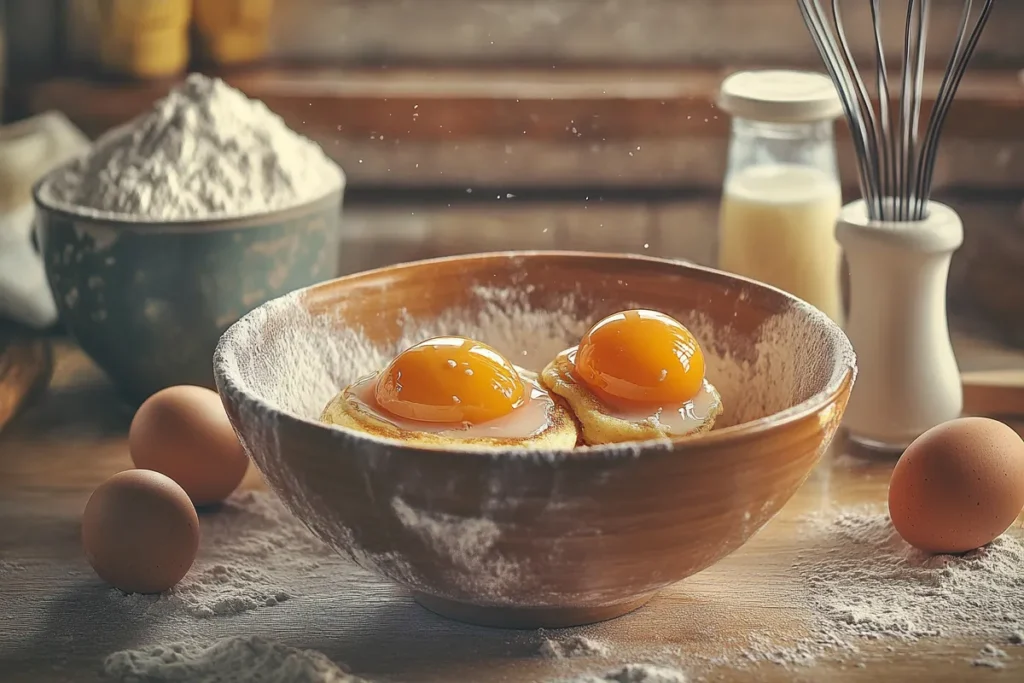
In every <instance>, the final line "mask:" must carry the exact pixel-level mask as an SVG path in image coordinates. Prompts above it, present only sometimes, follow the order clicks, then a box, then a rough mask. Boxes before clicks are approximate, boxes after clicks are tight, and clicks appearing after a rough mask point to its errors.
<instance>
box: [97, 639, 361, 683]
mask: <svg viewBox="0 0 1024 683" xmlns="http://www.w3.org/2000/svg"><path fill="white" fill-rule="evenodd" d="M103 673H104V675H105V676H107V677H108V678H112V679H114V680H117V681H122V682H123V683H361V682H362V681H363V679H360V678H356V677H355V676H352V675H351V674H349V673H348V672H347V671H346V670H345V669H344V668H343V667H342V666H340V665H338V664H335V663H334V662H332V661H331V660H330V659H328V658H327V657H326V656H325V655H324V654H322V653H320V652H317V651H315V650H299V649H296V648H293V647H288V646H287V645H282V644H281V643H277V642H274V641H272V640H268V639H266V638H261V637H247V638H243V637H237V638H227V639H224V640H220V641H218V642H216V643H214V644H213V645H211V646H209V647H203V646H199V645H190V644H187V643H172V644H168V645H154V646H152V647H147V648H143V649H139V650H125V651H122V652H115V653H114V654H112V655H110V656H108V657H107V658H106V660H105V661H104V663H103Z"/></svg>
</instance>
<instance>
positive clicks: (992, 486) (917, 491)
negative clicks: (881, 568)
mask: <svg viewBox="0 0 1024 683" xmlns="http://www.w3.org/2000/svg"><path fill="white" fill-rule="evenodd" d="M1022 508H1024V441H1021V438H1020V437H1019V436H1018V435H1017V433H1016V432H1014V431H1013V430H1012V429H1010V428H1009V427H1007V426H1006V425H1005V424H1003V423H1002V422H997V421H996V420H990V419H988V418H983V417H964V418H960V419H957V420H950V421H949V422H946V423H944V424H941V425H939V426H937V427H933V428H932V429H929V430H928V431H927V432H925V433H924V434H922V435H921V436H919V437H918V438H917V439H916V440H915V441H914V443H912V444H910V446H909V447H908V448H907V450H906V452H904V453H903V456H902V457H901V458H900V460H899V462H897V463H896V468H895V469H894V470H893V473H892V479H891V480H890V481H889V516H890V517H891V518H892V523H893V526H895V527H896V530H897V531H898V532H899V534H900V536H902V537H903V538H904V539H905V540H906V541H907V543H910V544H911V545H913V546H915V547H917V548H920V549H921V550H924V551H926V552H931V553H962V552H966V551H968V550H973V549H975V548H980V547H981V546H983V545H985V544H986V543H989V542H991V541H992V540H993V539H995V538H996V537H998V536H999V535H1000V534H1002V533H1003V532H1004V531H1006V530H1007V529H1008V528H1009V527H1010V525H1011V524H1013V521H1014V520H1015V519H1016V518H1017V515H1019V514H1020V512H1021V509H1022Z"/></svg>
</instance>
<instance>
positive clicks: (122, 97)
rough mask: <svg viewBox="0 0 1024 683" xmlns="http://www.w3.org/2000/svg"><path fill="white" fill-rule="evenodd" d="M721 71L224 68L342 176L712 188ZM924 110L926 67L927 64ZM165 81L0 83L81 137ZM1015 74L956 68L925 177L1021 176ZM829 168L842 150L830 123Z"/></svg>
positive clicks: (980, 180)
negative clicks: (57, 114) (61, 115)
mask: <svg viewBox="0 0 1024 683" xmlns="http://www.w3.org/2000/svg"><path fill="white" fill-rule="evenodd" d="M729 71H730V69H722V68H685V69H677V68H672V69H670V68H665V69H646V70H640V69H624V68H613V69H605V70H600V69H592V68H591V69H587V68H568V69H555V70H552V69H541V68H533V69H529V68H517V69H510V68H490V69H489V68H484V67H476V68H454V67H448V68H439V69H436V70H431V69H415V68H388V69H381V68H350V69H342V68H326V67H320V68H317V67H310V68H283V67H282V68H272V67H266V68H262V69H256V70H254V71H246V72H241V73H231V74H225V77H226V78H227V79H228V81H229V82H231V83H232V84H233V85H235V86H237V87H239V88H241V89H242V90H244V91H245V92H246V93H247V94H249V95H250V96H252V97H255V98H259V99H262V100H263V101H265V102H266V103H267V105H268V106H269V107H270V108H271V109H273V110H274V111H276V112H277V113H279V114H281V116H282V117H283V118H284V119H285V121H286V122H287V123H288V125H289V126H290V127H291V128H292V129H294V130H296V131H299V132H301V133H303V134H304V135H307V136H308V137H310V138H312V139H313V140H315V141H316V142H318V143H319V144H320V145H321V146H322V147H323V148H324V150H325V151H326V152H327V153H328V154H329V155H331V156H332V157H333V158H335V159H336V160H338V161H339V163H341V164H342V166H343V167H344V168H345V170H346V173H347V174H348V176H349V179H350V182H351V183H352V184H353V186H361V185H362V186H365V185H382V186H415V187H457V188H460V189H466V188H470V189H472V188H480V187H481V186H487V185H500V186H506V187H512V188H521V187H550V186H551V185H559V186H572V187H581V186H582V187H589V188H592V189H597V188H600V187H621V186H631V187H637V186H657V187H673V188H678V187H699V188H710V189H715V188H719V187H720V186H721V182H722V177H723V174H724V170H725V166H724V163H725V159H726V145H727V141H728V131H729V120H728V117H727V116H725V115H724V114H722V113H721V112H719V111H718V110H717V108H716V107H715V98H716V96H717V91H718V87H719V84H720V82H721V80H722V78H723V77H724V76H725V75H726V74H727V73H728V72H729ZM926 80H927V87H926V98H925V99H926V102H925V109H926V110H927V109H928V108H929V107H930V106H931V103H932V101H933V100H934V94H935V91H936V86H937V80H938V74H936V73H931V74H929V76H928V78H927V79H926ZM169 86H170V84H168V83H160V84H145V83H139V84H115V83H100V82H94V81H90V80H85V79H75V78H60V79H55V80H51V81H47V82H44V83H40V84H38V85H35V86H32V87H30V88H27V89H22V90H19V91H17V92H14V93H12V95H13V96H14V97H15V98H17V99H19V100H20V101H22V102H24V103H25V104H26V107H27V109H28V110H29V111H31V112H39V111H45V110H48V109H60V110H62V111H65V112H66V113H67V114H68V116H69V117H70V118H71V120H72V121H74V123H75V124H76V125H78V126H79V127H81V128H82V129H83V130H85V131H86V132H87V133H88V134H90V135H93V136H95V135H98V134H100V133H101V132H103V131H105V130H107V129H109V128H111V127H112V126H115V125H118V124H121V123H123V122H125V121H127V120H128V119H129V118H131V117H132V116H135V115H136V114H139V113H141V112H143V111H145V110H146V109H147V108H148V107H149V106H150V105H152V103H153V102H154V101H155V100H156V99H157V98H159V97H161V96H162V95H163V94H164V93H165V92H166V91H167V88H168V87H169ZM1022 116H1024V86H1022V85H1021V83H1020V82H1019V81H1018V78H1017V73H1016V72H1015V71H1012V70H1005V71H998V70H997V71H971V72H969V73H968V74H967V76H966V77H965V79H964V82H963V84H962V85H961V88H960V92H959V94H958V97H957V100H956V102H955V103H954V105H953V107H952V110H951V112H950V116H949V118H948V120H947V124H946V127H945V131H944V138H943V145H942V147H941V149H940V157H939V160H938V162H937V167H936V171H935V180H934V184H935V187H939V188H941V187H947V186H957V187H980V188H1017V189H1019V188H1021V187H1022V185H1021V178H1024V133H1022V131H1024V126H1021V125H1020V121H1021V118H1022ZM839 149H840V161H841V167H842V171H843V177H844V181H845V182H846V184H847V185H848V186H850V187H854V186H855V185H856V173H855V167H854V155H853V153H852V147H851V144H850V142H849V137H848V135H847V134H846V133H845V127H844V126H843V125H840V128H839Z"/></svg>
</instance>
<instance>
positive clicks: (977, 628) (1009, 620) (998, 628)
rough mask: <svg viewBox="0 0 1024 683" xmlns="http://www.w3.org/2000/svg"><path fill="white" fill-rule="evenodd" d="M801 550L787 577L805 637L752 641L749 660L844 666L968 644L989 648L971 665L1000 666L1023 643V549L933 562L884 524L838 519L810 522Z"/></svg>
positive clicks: (853, 514) (1004, 547)
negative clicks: (1008, 649)
mask: <svg viewBox="0 0 1024 683" xmlns="http://www.w3.org/2000/svg"><path fill="white" fill-rule="evenodd" d="M804 543H805V550H804V551H803V552H802V553H801V554H800V556H799V557H798V559H797V561H796V566H795V569H796V571H797V573H798V575H799V577H800V580H801V582H802V584H803V586H804V587H805V590H806V598H805V599H806V600H807V601H808V604H807V605H806V606H807V607H808V608H809V609H810V611H811V612H812V615H813V623H812V624H811V628H812V635H811V636H810V637H809V638H806V639H804V640H802V641H801V642H799V643H798V644H796V645H795V646H790V647H784V648H778V647H776V646H774V645H773V644H772V643H771V642H770V641H769V640H768V639H754V640H753V641H752V643H751V646H750V649H749V650H747V651H746V652H745V653H744V655H745V656H746V657H748V658H750V659H753V660H768V661H773V662H775V663H777V664H781V665H785V666H798V665H803V664H812V663H814V662H815V661H816V660H817V659H818V658H820V657H822V656H826V655H832V656H837V657H840V658H842V657H847V656H849V655H851V654H855V653H856V652H857V651H858V649H859V645H862V644H863V643H864V642H865V641H880V640H885V639H896V640H900V641H904V642H914V641H917V640H919V639H921V638H927V637H975V638H984V639H985V640H987V641H989V642H990V643H992V644H991V645H988V646H986V648H985V649H984V650H983V651H982V653H981V654H980V655H979V657H978V659H977V660H975V661H974V663H975V664H977V665H978V666H1001V662H1000V659H1001V658H1002V656H1003V655H1005V654H1006V653H1005V652H1004V651H1003V650H1001V649H1000V648H1001V647H1003V646H1008V645H1014V644H1018V643H1020V642H1022V641H1024V636H1022V633H1021V631H1022V628H1024V545H1022V543H1021V541H1020V540H1019V539H1018V538H1016V537H1014V536H1013V535H1011V534H1005V535H1003V536H1001V537H1000V538H997V539H996V540H995V541H993V542H992V543H990V544H989V545H988V546H986V547H984V548H980V549H978V550H975V551H972V552H969V553H966V554H965V555H962V556H951V555H937V556H935V555H928V554H926V553H922V552H920V551H918V550H916V549H914V548H912V547H911V546H909V545H908V544H907V543H906V542H904V541H903V540H902V539H901V538H900V537H899V535H898V534H897V533H896V531H895V529H894V528H893V526H892V523H891V522H890V520H889V518H888V516H886V515H884V514H879V513H875V512H865V511H842V512H840V513H839V514H838V515H836V516H833V517H830V518H821V519H813V520H809V521H808V527H807V528H806V529H805V535H804ZM999 653H1002V655H1000V654H999Z"/></svg>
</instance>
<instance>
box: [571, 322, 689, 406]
mask: <svg viewBox="0 0 1024 683" xmlns="http://www.w3.org/2000/svg"><path fill="white" fill-rule="evenodd" d="M576 374H577V375H578V377H579V379H580V380H582V381H583V382H584V383H585V384H586V385H587V387H588V388H589V389H590V390H591V391H593V392H594V393H595V394H597V396H598V397H599V398H602V399H603V400H605V401H606V402H608V403H612V404H619V405H621V404H623V403H625V404H627V405H628V404H644V405H667V404H679V403H685V402H686V401H689V400H690V399H692V398H693V397H694V396H696V395H697V393H698V392H699V391H700V389H701V387H702V386H703V382H704V354H703V352H701V350H700V346H699V345H698V344H697V340H696V339H694V338H693V335H692V334H690V331H689V330H687V329H686V328H685V327H683V325H682V324H681V323H680V322H679V321H678V320H675V319H674V318H671V317H669V316H667V315H665V314H664V313H658V312H657V311H646V310H635V311H624V312H622V313H616V314H614V315H610V316H608V317H607V318H605V319H604V320H602V321H601V322H599V323H597V324H596V325H594V326H593V327H592V328H590V331H589V332H587V333H586V334H585V335H584V336H583V338H582V339H581V340H580V345H579V347H578V348H577V350H576Z"/></svg>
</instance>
